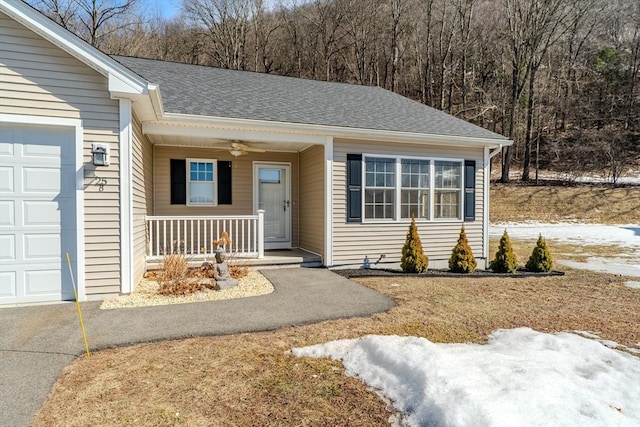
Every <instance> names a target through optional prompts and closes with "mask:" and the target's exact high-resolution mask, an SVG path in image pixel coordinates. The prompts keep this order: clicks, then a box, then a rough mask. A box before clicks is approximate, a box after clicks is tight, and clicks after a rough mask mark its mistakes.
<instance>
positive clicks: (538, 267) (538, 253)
mask: <svg viewBox="0 0 640 427" xmlns="http://www.w3.org/2000/svg"><path fill="white" fill-rule="evenodd" d="M525 267H526V269H527V270H529V271H535V272H544V271H551V269H552V268H553V260H552V259H551V252H549V247H548V246H547V242H546V240H544V239H543V238H542V234H541V235H540V236H539V237H538V242H537V243H536V247H535V248H533V251H532V252H531V256H530V257H529V261H527V265H526V266H525Z"/></svg>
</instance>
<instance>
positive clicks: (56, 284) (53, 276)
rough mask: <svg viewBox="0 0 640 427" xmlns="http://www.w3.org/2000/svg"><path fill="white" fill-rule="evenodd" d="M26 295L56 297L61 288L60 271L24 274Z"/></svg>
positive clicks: (36, 271) (39, 271) (28, 272)
mask: <svg viewBox="0 0 640 427" xmlns="http://www.w3.org/2000/svg"><path fill="white" fill-rule="evenodd" d="M24 282H25V290H26V295H27V296H30V295H56V294H58V295H59V294H60V289H61V288H62V277H61V271H60V269H59V267H58V269H50V270H35V271H34V270H30V271H26V272H25V274H24Z"/></svg>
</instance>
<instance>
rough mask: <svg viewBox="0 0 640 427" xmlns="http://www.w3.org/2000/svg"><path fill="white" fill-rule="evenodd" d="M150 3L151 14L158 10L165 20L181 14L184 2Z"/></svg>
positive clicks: (270, 1) (271, 1)
mask: <svg viewBox="0 0 640 427" xmlns="http://www.w3.org/2000/svg"><path fill="white" fill-rule="evenodd" d="M146 1H147V2H148V7H149V8H150V10H149V12H150V13H154V12H155V11H156V10H157V11H158V12H160V15H161V16H162V17H163V18H166V19H169V18H173V17H175V16H176V15H178V13H179V12H180V5H181V4H182V0H146ZM277 1H278V0H266V1H265V3H266V4H267V5H271V4H275V3H276V2H277Z"/></svg>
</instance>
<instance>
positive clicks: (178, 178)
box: [170, 159, 187, 205]
mask: <svg viewBox="0 0 640 427" xmlns="http://www.w3.org/2000/svg"><path fill="white" fill-rule="evenodd" d="M186 164H187V162H186V160H184V159H171V166H170V167H171V171H170V177H171V204H172V205H186V204H187V167H186Z"/></svg>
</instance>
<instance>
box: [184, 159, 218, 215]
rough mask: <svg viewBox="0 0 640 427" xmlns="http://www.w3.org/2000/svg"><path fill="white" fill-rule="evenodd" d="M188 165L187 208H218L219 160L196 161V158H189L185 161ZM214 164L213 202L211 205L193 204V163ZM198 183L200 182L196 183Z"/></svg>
mask: <svg viewBox="0 0 640 427" xmlns="http://www.w3.org/2000/svg"><path fill="white" fill-rule="evenodd" d="M185 161H186V162H187V164H186V168H185V169H186V174H187V181H186V183H187V206H193V207H212V206H218V176H217V175H218V160H217V159H195V158H187V159H185ZM192 162H195V163H198V162H200V163H213V181H212V183H213V202H211V203H194V202H191V163H192ZM195 182H198V181H195Z"/></svg>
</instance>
